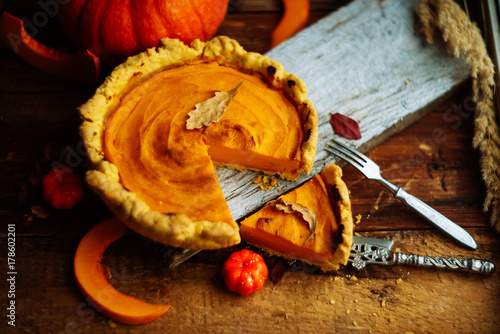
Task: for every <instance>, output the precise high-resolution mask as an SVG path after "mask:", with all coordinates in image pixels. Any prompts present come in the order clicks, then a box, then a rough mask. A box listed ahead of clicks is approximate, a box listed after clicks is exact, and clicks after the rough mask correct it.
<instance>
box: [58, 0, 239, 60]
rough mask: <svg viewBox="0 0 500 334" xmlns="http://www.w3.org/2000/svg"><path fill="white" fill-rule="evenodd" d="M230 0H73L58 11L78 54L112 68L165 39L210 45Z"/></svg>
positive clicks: (63, 26)
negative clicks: (90, 55) (89, 54)
mask: <svg viewBox="0 0 500 334" xmlns="http://www.w3.org/2000/svg"><path fill="white" fill-rule="evenodd" d="M228 4H229V0H158V1H149V0H98V1H92V0H72V1H69V2H68V3H67V4H66V5H64V6H62V8H61V11H60V21H61V25H62V28H63V30H64V32H65V33H66V34H67V35H68V37H69V38H70V39H71V40H72V41H73V42H74V43H75V44H77V45H78V46H79V47H80V48H82V49H83V50H89V51H90V52H92V53H93V54H95V55H97V56H98V57H100V58H101V59H102V60H104V61H108V62H116V61H121V60H123V59H124V58H126V57H128V56H131V55H134V54H137V53H139V52H141V51H144V50H145V49H147V48H150V47H155V46H157V45H158V44H159V41H160V39H162V38H164V37H168V38H177V39H179V40H181V41H182V42H184V43H190V42H192V41H193V40H195V39H200V40H201V41H205V40H207V39H210V38H211V37H212V36H213V35H214V34H215V32H216V31H217V29H218V27H219V25H220V24H221V23H222V21H223V19H224V17H225V15H226V11H227V7H228Z"/></svg>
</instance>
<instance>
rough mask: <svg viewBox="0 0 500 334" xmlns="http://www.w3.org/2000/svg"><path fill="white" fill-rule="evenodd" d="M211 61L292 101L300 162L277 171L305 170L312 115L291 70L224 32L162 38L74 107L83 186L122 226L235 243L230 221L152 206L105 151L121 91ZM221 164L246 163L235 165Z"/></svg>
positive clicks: (161, 238)
mask: <svg viewBox="0 0 500 334" xmlns="http://www.w3.org/2000/svg"><path fill="white" fill-rule="evenodd" d="M213 62H215V63H217V64H219V65H221V66H227V67H230V68H234V69H237V70H238V71H241V72H242V73H246V74H251V75H255V76H258V77H259V78H261V79H262V80H264V81H266V82H267V83H268V85H269V87H270V88H271V89H273V90H278V91H281V92H283V94H284V95H285V96H286V97H287V98H288V100H290V101H292V102H293V104H294V105H295V106H296V108H297V111H298V113H299V115H300V118H301V121H302V126H303V129H302V131H303V133H304V134H305V135H304V140H303V142H302V143H301V145H300V155H301V159H300V165H299V167H298V168H297V170H294V171H292V172H281V173H278V174H279V175H280V176H281V177H282V178H285V179H296V178H297V177H298V176H299V175H300V174H308V173H309V172H310V171H311V169H312V165H313V162H314V157H315V153H316V144H317V114H316V111H315V109H314V106H313V104H312V103H311V101H309V100H307V99H306V87H305V85H304V83H303V82H302V81H301V80H300V79H299V78H298V77H296V76H295V75H293V74H288V73H287V72H285V71H284V70H283V67H282V65H281V64H279V63H278V62H275V61H273V60H271V59H269V58H268V57H267V56H264V55H260V54H257V53H253V52H247V51H245V50H244V49H243V48H242V47H241V46H240V45H239V44H238V43H237V42H236V41H234V40H232V39H230V38H228V37H224V36H221V37H216V38H214V39H212V40H210V41H208V42H205V43H204V42H201V41H198V40H196V41H194V42H193V43H191V45H189V46H188V45H185V44H183V43H182V42H180V41H178V40H176V39H163V40H162V41H161V46H159V47H157V48H151V49H148V50H147V51H145V52H143V53H140V54H138V55H136V56H133V57H130V58H129V59H128V60H127V61H126V62H124V63H123V64H121V65H119V66H118V67H116V68H115V69H114V70H113V72H112V73H111V74H110V76H109V77H108V78H106V80H105V81H104V83H103V84H102V85H101V86H100V87H99V88H98V89H97V90H96V92H95V95H94V96H93V97H92V98H91V99H90V100H89V101H88V102H86V103H85V104H84V105H82V106H81V107H80V108H79V111H80V116H81V118H82V120H83V122H82V124H81V126H80V136H81V137H82V139H83V142H84V145H85V149H86V152H87V154H88V160H89V170H88V171H87V174H86V181H87V183H88V185H89V187H90V188H91V189H92V190H93V191H94V192H96V193H97V194H98V195H99V196H100V197H101V198H102V200H103V201H104V202H105V203H106V205H107V206H108V207H109V208H110V210H111V211H113V213H114V214H115V215H116V216H117V217H118V218H119V219H120V220H122V221H123V222H124V223H125V224H126V225H128V227H130V228H131V229H133V230H135V231H137V232H138V233H140V234H142V235H144V236H147V237H149V238H151V239H153V240H155V241H158V242H162V243H164V244H167V245H172V246H175V247H182V248H187V249H217V248H222V247H228V246H231V245H235V244H238V243H239V242H240V234H239V227H238V224H237V223H236V222H234V221H232V220H231V222H223V221H211V220H210V219H204V220H197V221H193V219H191V218H190V217H189V215H188V214H186V213H182V212H171V213H170V212H169V213H163V212H159V211H154V210H152V209H151V208H150V205H148V204H147V203H146V202H145V201H144V200H143V199H141V198H140V197H139V196H138V195H137V194H135V193H134V192H133V191H130V190H128V189H126V188H125V187H124V186H123V185H122V182H121V178H120V171H119V168H118V167H117V165H115V164H113V163H112V162H111V161H110V160H109V159H108V158H107V157H106V156H105V153H104V152H105V145H104V135H105V127H106V122H107V121H108V119H109V118H110V116H111V115H112V114H113V112H114V111H116V110H117V108H118V107H119V105H120V103H121V101H122V98H123V97H124V96H125V95H126V94H127V93H129V92H130V91H131V90H132V89H134V87H137V86H138V85H140V84H141V83H143V82H145V81H146V80H148V79H150V78H151V77H153V76H154V75H156V74H158V73H161V72H162V71H168V70H170V69H174V68H178V67H180V66H184V65H189V64H195V63H213ZM224 165H228V166H229V167H232V168H239V169H245V168H246V166H244V165H243V166H242V165H238V164H224ZM252 169H258V168H252ZM265 172H268V173H271V172H272V171H265ZM273 173H276V172H273Z"/></svg>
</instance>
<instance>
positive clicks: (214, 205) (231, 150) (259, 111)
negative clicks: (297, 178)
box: [104, 63, 304, 222]
mask: <svg viewBox="0 0 500 334" xmlns="http://www.w3.org/2000/svg"><path fill="white" fill-rule="evenodd" d="M240 82H243V85H242V86H241V88H240V90H239V92H238V94H237V96H236V98H235V100H234V101H233V102H232V103H231V104H230V107H229V108H228V110H227V112H226V113H225V114H224V116H223V118H222V119H221V120H220V121H219V122H217V123H214V124H212V125H210V126H208V127H203V128H201V129H194V130H187V129H186V121H187V119H188V118H189V116H188V113H189V112H190V111H192V110H193V109H194V108H195V105H196V104H197V103H200V102H203V101H204V100H207V99H209V98H211V97H213V95H214V92H215V91H228V90H231V89H232V88H234V87H235V86H237V85H238V84H239V83H240ZM242 115H244V117H242ZM268 129H272V130H273V131H269V130H268ZM303 137H304V135H303V131H302V125H301V120H300V117H299V115H298V114H297V112H296V108H295V106H294V105H293V104H292V103H291V102H290V101H289V100H288V99H287V98H286V97H285V96H284V94H283V93H282V92H281V91H277V90H272V89H270V88H269V85H268V84H266V83H265V82H264V81H262V80H261V79H260V78H258V77H257V76H253V75H250V74H245V73H242V72H240V71H238V70H236V69H233V68H230V67H226V66H221V65H219V64H217V63H200V64H190V65H185V66H181V67H176V68H173V69H170V70H167V71H163V72H161V73H158V74H156V75H155V76H153V77H151V78H149V79H148V80H146V81H144V82H143V83H141V84H139V85H137V86H136V87H135V88H133V89H132V90H130V91H129V92H128V93H127V94H126V95H125V96H124V97H123V99H122V101H121V103H120V105H119V106H118V108H117V109H116V111H115V112H114V113H113V114H112V116H111V117H110V118H109V119H108V121H107V122H106V130H105V134H104V149H105V156H106V158H107V159H108V160H110V161H111V162H112V163H113V164H115V165H116V166H117V167H118V169H119V171H120V180H121V182H122V184H123V185H124V187H125V188H127V189H129V190H130V191H133V192H134V193H135V194H137V195H138V196H139V197H140V198H141V199H143V200H144V201H145V202H146V203H147V204H148V205H149V206H150V207H151V208H152V209H153V210H155V211H159V212H163V213H186V214H188V215H189V216H190V217H191V218H192V219H196V220H209V219H210V220H214V219H215V220H220V221H226V222H232V218H231V214H230V212H229V209H228V207H227V204H226V202H225V200H224V196H223V194H222V191H221V189H220V186H219V183H218V180H217V176H216V174H215V172H214V166H213V163H212V160H213V161H214V162H215V163H217V164H222V165H230V166H238V167H243V168H251V169H257V170H263V171H268V172H274V173H276V172H283V171H284V172H288V173H290V172H292V171H293V170H296V169H297V168H298V167H299V165H300V144H301V143H302V140H303Z"/></svg>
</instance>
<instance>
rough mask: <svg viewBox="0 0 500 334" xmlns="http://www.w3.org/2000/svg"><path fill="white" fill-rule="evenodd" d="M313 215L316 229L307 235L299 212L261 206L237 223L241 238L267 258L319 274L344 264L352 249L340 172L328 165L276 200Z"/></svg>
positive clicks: (349, 214)
mask: <svg viewBox="0 0 500 334" xmlns="http://www.w3.org/2000/svg"><path fill="white" fill-rule="evenodd" d="M280 199H281V200H282V201H284V202H285V203H297V204H300V205H302V206H303V207H306V208H307V210H308V211H312V212H314V213H315V216H316V219H317V227H316V229H315V232H314V234H313V235H312V236H311V237H309V236H310V230H309V228H308V223H307V221H305V220H304V219H303V218H302V215H301V213H298V212H288V213H285V212H283V210H278V209H276V208H275V207H274V206H265V207H264V208H263V209H261V210H259V211H258V212H256V213H255V214H253V215H251V216H250V217H248V218H246V219H245V220H243V221H242V222H241V227H240V233H241V238H242V239H243V240H245V241H246V242H248V243H249V244H252V245H254V246H257V247H259V248H261V249H263V250H265V251H266V252H267V253H269V254H271V255H276V256H281V257H283V258H286V259H289V260H301V261H303V262H306V263H309V264H312V265H316V266H318V267H319V268H320V269H321V270H323V271H330V270H336V269H338V268H339V265H341V264H342V265H345V264H347V260H348V259H349V254H350V251H351V247H352V238H353V220H352V212H351V202H350V199H349V192H348V190H347V186H346V185H345V183H344V182H343V181H342V170H341V169H340V167H338V166H336V165H334V164H332V165H329V166H327V167H325V169H324V170H323V172H322V173H321V174H320V175H315V176H314V177H313V179H312V180H310V181H308V182H307V183H305V184H303V185H302V186H301V187H299V188H297V189H295V190H293V191H292V192H290V193H287V194H285V195H283V196H281V197H280Z"/></svg>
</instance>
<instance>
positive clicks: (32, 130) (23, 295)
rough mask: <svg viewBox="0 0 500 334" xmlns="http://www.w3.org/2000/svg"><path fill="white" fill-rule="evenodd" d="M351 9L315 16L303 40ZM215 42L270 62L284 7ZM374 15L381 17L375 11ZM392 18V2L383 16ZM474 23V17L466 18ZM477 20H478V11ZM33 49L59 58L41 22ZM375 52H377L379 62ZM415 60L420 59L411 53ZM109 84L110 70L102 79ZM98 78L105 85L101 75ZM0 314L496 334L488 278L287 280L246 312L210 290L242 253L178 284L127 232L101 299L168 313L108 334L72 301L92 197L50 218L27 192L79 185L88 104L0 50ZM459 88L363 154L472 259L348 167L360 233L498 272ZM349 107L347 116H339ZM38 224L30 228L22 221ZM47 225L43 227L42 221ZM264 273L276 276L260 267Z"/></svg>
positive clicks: (255, 13) (189, 272) (81, 329)
mask: <svg viewBox="0 0 500 334" xmlns="http://www.w3.org/2000/svg"><path fill="white" fill-rule="evenodd" d="M348 2H349V1H326V0H319V1H314V0H311V8H312V13H311V19H310V24H313V23H315V22H317V21H318V20H319V19H321V18H322V17H326V16H327V15H329V14H330V13H331V12H335V11H338V10H339V8H342V6H343V5H345V4H346V3H348ZM234 3H236V4H237V6H236V7H234V8H232V9H231V12H230V13H229V14H228V16H227V17H226V20H225V21H224V23H223V25H222V26H221V28H220V29H219V33H220V34H225V35H229V36H231V37H234V38H237V39H238V40H239V41H240V42H241V43H242V45H243V46H244V47H245V48H247V49H248V50H251V51H257V52H262V53H266V52H268V51H269V43H270V33H271V31H272V29H273V27H274V26H275V25H276V23H277V22H278V20H279V18H280V15H281V13H282V12H281V11H282V6H281V2H280V1H275V0H242V1H235V2H234ZM381 3H382V4H383V3H384V2H381ZM386 3H390V2H386ZM38 6H39V5H38V2H37V1H35V0H30V1H3V8H2V9H7V10H9V11H11V12H12V13H13V14H15V15H18V16H20V17H22V16H26V17H33V13H36V12H37V11H38V10H40V8H39V7H38ZM471 12H474V8H471ZM476 12H477V11H476ZM38 36H39V38H40V39H41V40H43V41H45V42H46V43H47V44H50V45H65V46H66V45H68V44H67V41H65V40H64V38H63V37H62V36H61V34H60V32H59V31H58V29H57V24H56V23H53V22H52V21H51V23H50V24H48V25H47V27H44V29H40V32H39V35H38ZM379 47H380V48H381V49H383V47H384V46H383V45H380V46H379ZM422 47H425V44H422ZM105 70H106V69H105ZM107 70H109V69H107ZM0 79H1V80H0V225H1V226H2V229H1V231H0V233H1V238H0V263H1V268H2V269H1V277H2V279H1V280H0V306H1V307H2V309H3V310H4V311H3V312H2V313H1V314H2V320H1V324H0V332H2V333H4V332H5V333H157V332H166V333H235V332H241V333H262V332H264V333H268V332H271V333H351V332H360V333H441V334H443V333H464V334H465V333H498V332H500V321H499V318H498V312H499V311H500V276H499V273H498V272H497V273H494V274H491V275H478V274H469V273H464V272H458V271H451V270H437V269H430V268H429V269H427V268H414V267H409V266H400V267H377V266H370V267H368V268H366V269H364V270H362V271H359V272H358V271H356V270H354V269H353V268H352V267H350V266H347V267H345V268H341V270H339V271H336V272H330V273H322V272H319V271H318V270H317V269H316V268H315V267H311V266H306V265H303V264H301V263H295V264H286V268H287V271H286V273H285V275H284V277H283V280H282V281H281V282H279V283H277V284H274V283H272V282H271V281H270V280H268V281H267V282H266V283H265V285H264V287H263V289H262V290H261V291H259V292H257V293H255V294H252V295H250V296H246V297H242V296H239V295H236V294H233V293H231V292H229V291H228V290H227V289H226V288H225V286H224V283H223V282H222V278H221V273H220V270H221V266H222V264H223V262H224V261H225V259H226V258H227V257H228V255H229V254H230V253H231V252H232V251H234V250H236V249H239V248H240V247H245V245H244V244H242V245H240V246H237V247H232V248H229V249H223V250H218V251H204V252H201V253H199V254H197V255H195V256H194V257H192V258H191V259H189V261H187V262H186V263H184V264H183V265H181V266H179V267H177V268H175V269H168V268H167V267H166V266H165V265H164V261H163V259H162V256H161V252H159V251H158V248H157V247H156V245H155V244H151V242H149V241H148V240H145V239H144V238H143V237H141V236H138V235H136V234H134V233H132V232H130V233H129V234H127V235H126V236H125V237H123V238H121V239H119V240H118V241H117V242H115V243H114V244H113V245H112V246H111V247H110V248H109V249H108V250H107V251H106V253H105V255H104V258H103V264H105V265H106V266H108V267H109V268H110V271H111V273H112V279H111V283H112V284H113V286H114V287H115V288H117V289H118V290H120V291H122V292H124V293H128V294H131V295H133V296H135V297H137V298H140V299H143V300H146V301H149V302H153V303H166V302H168V303H171V305H172V307H171V309H170V310H169V311H168V312H167V313H166V314H165V315H163V316H162V317H160V318H159V319H157V320H155V321H153V322H151V323H149V324H147V325H142V326H127V325H122V324H117V323H114V322H112V321H109V319H107V318H106V317H105V316H103V315H101V314H100V313H99V312H97V311H96V310H95V309H93V308H92V307H91V305H90V303H89V301H87V300H85V298H84V297H83V296H82V295H81V294H80V292H79V291H78V289H77V286H76V283H75V280H74V277H73V267H72V266H73V262H72V261H73V257H74V253H75V249H76V247H77V245H78V242H79V240H80V239H81V238H82V236H83V235H84V234H85V233H86V232H87V231H88V230H89V229H90V228H91V227H92V226H93V225H94V224H96V223H98V222H99V221H101V220H103V219H104V218H108V217H110V216H111V214H110V212H109V211H108V210H107V209H106V207H105V206H104V205H103V204H102V203H101V201H100V200H99V199H98V198H97V197H96V196H95V195H94V194H92V193H91V192H88V191H87V192H86V193H85V198H84V201H83V202H81V203H80V204H78V205H77V206H76V207H75V208H74V209H72V210H67V211H57V210H52V209H50V208H49V207H48V206H47V205H46V204H45V203H44V202H43V200H42V199H41V196H40V187H39V182H40V179H41V175H43V174H44V173H45V172H47V170H48V168H50V166H51V164H53V162H54V161H58V162H59V163H63V164H66V165H68V166H71V167H74V168H75V169H76V170H77V171H78V172H79V173H83V171H84V158H85V156H84V154H83V153H82V151H81V147H80V146H79V143H80V141H79V138H78V135H77V128H78V125H79V123H80V121H79V119H78V115H77V112H76V108H77V107H78V106H79V105H80V104H82V103H83V102H85V101H86V100H87V99H88V98H89V97H90V96H91V95H92V94H93V91H94V90H95V88H96V87H94V86H85V85H80V84H76V83H72V82H69V81H65V80H63V79H59V78H55V77H52V76H50V75H47V74H45V73H42V72H39V71H37V70H35V69H33V68H32V67H31V66H29V65H27V64H26V63H24V62H23V61H22V60H20V59H19V58H18V57H17V56H16V55H15V54H14V53H12V52H11V51H9V50H8V49H7V48H6V47H5V45H4V44H0ZM470 95H471V84H470V81H468V80H465V81H464V82H463V83H462V84H461V85H459V86H458V87H457V89H455V90H454V91H453V92H452V93H451V94H450V95H449V96H445V98H444V99H442V100H440V101H437V103H436V104H434V105H433V106H431V110H430V113H428V114H427V115H425V116H423V117H422V118H421V119H420V120H419V121H417V122H415V123H414V124H413V125H410V126H408V127H407V128H405V129H404V130H402V131H401V132H399V133H397V134H394V135H393V136H391V137H390V138H388V139H387V140H385V141H384V142H383V143H380V145H378V146H376V147H374V148H372V149H371V150H369V151H368V152H367V154H368V156H369V157H370V158H372V159H373V160H374V161H376V162H377V163H378V164H379V165H380V166H381V169H382V174H383V175H384V176H385V177H386V178H387V179H388V180H389V181H391V182H393V183H394V184H397V185H400V186H404V188H405V189H406V190H407V191H408V192H410V193H412V194H414V195H416V196H417V197H419V198H420V199H422V200H424V201H425V202H427V203H428V204H430V205H431V206H432V207H434V208H436V209H437V210H438V211H440V212H442V213H443V214H445V215H446V216H447V217H448V218H450V219H451V220H453V221H455V222H457V223H458V224H459V225H461V226H462V227H464V228H465V229H466V230H467V231H469V232H470V233H471V234H472V236H473V237H474V238H475V239H476V241H477V243H478V245H479V246H478V249H477V250H476V251H471V250H468V249H465V248H463V247H461V246H459V245H457V244H456V243H455V242H453V241H452V240H450V239H449V238H446V237H444V236H443V235H442V234H441V233H439V232H438V231H437V230H436V229H434V228H433V227H431V226H429V224H427V223H426V222H425V221H423V220H422V219H421V218H420V217H419V216H418V215H417V214H415V213H413V212H412V211H411V210H409V209H408V208H406V207H405V206H404V205H403V204H402V203H400V202H399V201H397V200H395V199H393V198H392V196H390V194H389V193H388V192H387V191H386V190H385V189H384V188H383V187H382V186H381V185H379V184H378V183H376V182H374V181H368V180H366V179H365V178H364V177H363V176H362V175H361V174H360V173H359V172H358V171H357V170H355V169H354V168H352V167H351V166H345V167H344V168H343V171H344V180H345V181H346V183H347V185H348V187H349V189H350V193H351V201H352V208H353V216H354V217H355V220H356V219H358V218H359V223H357V224H356V232H357V233H359V234H361V235H365V236H370V237H380V238H390V239H391V240H394V242H395V248H396V250H399V251H401V252H407V253H416V254H423V255H432V256H444V257H476V258H484V259H488V260H490V261H493V262H494V263H495V264H496V265H497V266H498V265H499V264H500V255H499V252H500V244H499V236H498V234H497V233H495V232H494V230H493V229H492V228H491V227H490V226H489V223H488V219H489V217H488V214H487V213H484V212H483V211H482V202H483V199H484V195H485V190H484V187H483V183H482V180H481V176H480V173H479V171H478V153H477V152H475V151H474V150H473V149H472V147H471V142H472V135H473V111H472V110H470V109H471V101H470ZM346 105H347V104H346ZM34 212H35V213H36V214H34ZM43 213H45V214H46V215H47V217H45V218H41V216H42V214H43ZM9 224H14V226H15V229H16V245H15V248H16V252H15V260H16V264H15V270H16V272H17V274H16V275H15V276H16V280H15V302H16V304H15V305H16V310H15V315H16V318H15V319H16V322H15V324H16V327H15V328H14V327H12V326H9V325H8V324H7V321H8V318H7V317H6V315H7V310H6V308H7V306H8V303H9V301H10V300H12V298H10V297H8V292H9V290H10V289H11V288H12V287H11V286H10V285H9V284H8V282H7V280H6V279H7V278H8V277H9V276H8V274H7V273H8V267H7V261H8V260H7V256H8V247H7V238H6V235H7V231H8V229H7V227H8V225H9ZM265 260H266V263H267V264H268V267H269V268H272V267H273V266H274V265H275V263H277V262H278V261H281V259H279V258H276V257H265Z"/></svg>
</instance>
